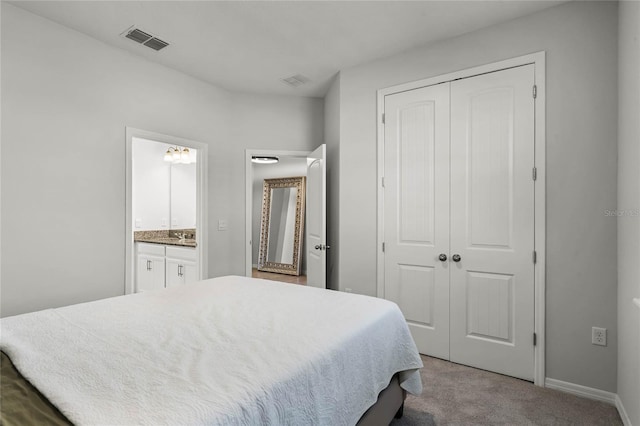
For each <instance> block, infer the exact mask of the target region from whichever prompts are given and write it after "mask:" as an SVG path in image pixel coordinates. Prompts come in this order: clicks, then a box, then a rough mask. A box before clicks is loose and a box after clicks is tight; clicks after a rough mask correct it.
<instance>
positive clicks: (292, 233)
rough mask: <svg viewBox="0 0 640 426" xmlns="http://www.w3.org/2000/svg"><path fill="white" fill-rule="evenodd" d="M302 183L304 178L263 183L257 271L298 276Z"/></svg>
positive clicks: (280, 179) (302, 205) (300, 249)
mask: <svg viewBox="0 0 640 426" xmlns="http://www.w3.org/2000/svg"><path fill="white" fill-rule="evenodd" d="M305 181H306V178H305V177H304V176H300V177H288V178H277V179H265V180H264V184H263V191H262V220H261V225H260V255H259V257H258V270H259V271H266V272H276V273H279V274H287V275H300V270H301V264H302V262H301V254H302V235H303V228H304V208H305V183H306V182H305Z"/></svg>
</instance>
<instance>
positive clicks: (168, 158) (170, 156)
mask: <svg viewBox="0 0 640 426" xmlns="http://www.w3.org/2000/svg"><path fill="white" fill-rule="evenodd" d="M171 150H172V148H169V149H168V150H167V152H165V153H164V161H173V154H172V152H171Z"/></svg>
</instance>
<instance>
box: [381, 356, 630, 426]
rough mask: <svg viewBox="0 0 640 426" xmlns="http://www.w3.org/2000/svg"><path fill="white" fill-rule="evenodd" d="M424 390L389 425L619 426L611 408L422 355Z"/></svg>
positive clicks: (617, 416)
mask: <svg viewBox="0 0 640 426" xmlns="http://www.w3.org/2000/svg"><path fill="white" fill-rule="evenodd" d="M422 362H423V363H424V368H423V369H422V370H421V373H420V374H421V376H422V383H423V385H424V391H423V393H422V395H421V396H418V397H415V396H413V395H409V396H407V399H406V402H405V408H404V415H403V417H402V418H401V419H398V420H394V421H393V422H392V423H391V425H392V426H411V425H420V426H431V425H581V426H582V425H584V426H587V425H622V420H621V419H620V416H619V415H618V411H617V409H616V407H614V406H613V405H609V404H606V403H604V402H598V401H593V400H590V399H586V398H580V397H577V396H574V395H570V394H567V393H564V392H560V391H557V390H553V389H547V388H541V387H538V386H535V385H533V383H530V382H527V381H524V380H519V379H514V378H513V377H507V376H503V375H501V374H496V373H491V372H488V371H484V370H479V369H476V368H472V367H467V366H464V365H460V364H454V363H452V362H448V361H443V360H441V359H437V358H431V357H427V356H422Z"/></svg>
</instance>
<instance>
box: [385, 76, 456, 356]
mask: <svg viewBox="0 0 640 426" xmlns="http://www.w3.org/2000/svg"><path fill="white" fill-rule="evenodd" d="M385 117H386V124H385V149H384V162H385V163H384V164H385V166H384V167H385V169H384V221H385V225H384V241H385V252H384V255H385V263H384V272H385V274H384V281H385V286H384V297H385V298H386V299H388V300H391V301H393V302H395V303H397V304H398V306H399V307H400V309H401V310H402V313H403V314H404V316H405V318H406V319H407V323H408V325H409V329H410V330H411V334H412V335H413V339H414V340H415V342H416V345H417V346H418V349H419V351H420V353H423V354H426V355H432V356H436V357H439V358H444V359H448V358H449V262H448V261H447V260H444V261H443V260H440V255H444V256H448V254H449V84H448V83H445V84H439V85H435V86H430V87H425V88H422V89H417V90H412V91H408V92H402V93H398V94H394V95H390V96H387V97H386V98H385Z"/></svg>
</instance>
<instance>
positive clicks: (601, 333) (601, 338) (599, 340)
mask: <svg viewBox="0 0 640 426" xmlns="http://www.w3.org/2000/svg"><path fill="white" fill-rule="evenodd" d="M591 343H593V344H594V345H600V346H607V329H606V328H600V327H591Z"/></svg>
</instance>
